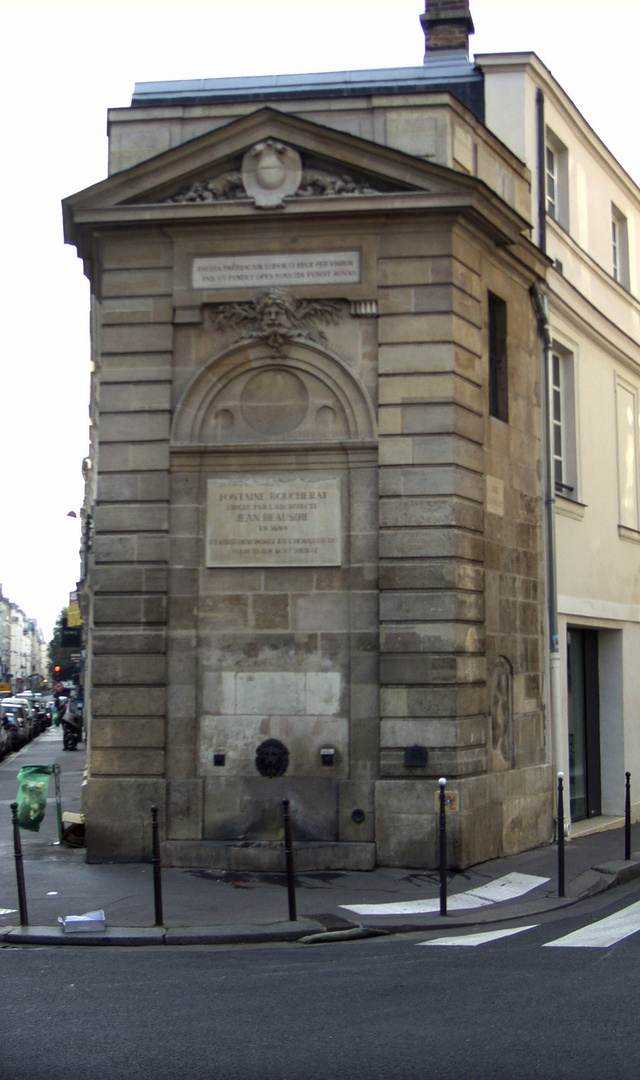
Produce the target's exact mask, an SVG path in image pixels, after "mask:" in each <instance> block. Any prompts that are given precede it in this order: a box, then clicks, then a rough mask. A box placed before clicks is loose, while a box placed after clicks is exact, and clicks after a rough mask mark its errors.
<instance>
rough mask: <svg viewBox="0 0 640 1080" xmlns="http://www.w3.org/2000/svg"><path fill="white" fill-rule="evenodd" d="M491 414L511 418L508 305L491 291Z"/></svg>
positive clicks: (500, 417)
mask: <svg viewBox="0 0 640 1080" xmlns="http://www.w3.org/2000/svg"><path fill="white" fill-rule="evenodd" d="M489 415H490V416H495V418H496V420H503V421H504V423H505V424H506V423H507V422H508V420H509V386H508V379H507V305H506V303H505V302H504V300H501V299H500V297H499V296H494V295H493V293H489Z"/></svg>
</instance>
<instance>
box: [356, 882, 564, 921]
mask: <svg viewBox="0 0 640 1080" xmlns="http://www.w3.org/2000/svg"><path fill="white" fill-rule="evenodd" d="M547 881H549V878H545V877H536V876H535V875H534V874H506V875H505V876H504V877H501V878H497V880H496V881H490V882H488V883H487V884H486V885H480V886H479V887H478V888H477V889H469V891H468V892H463V893H454V895H453V896H449V897H447V911H469V910H471V909H472V908H479V907H484V906H485V905H486V904H495V903H500V902H501V901H503V900H515V899H517V897H519V896H523V895H524V894H525V893H528V892H531V890H532V889H535V888H537V886H538V885H545V884H546V883H547ZM340 907H343V908H346V910H347V911H353V912H355V914H356V915H431V914H433V912H437V911H439V910H440V900H439V898H438V897H434V898H431V899H428V900H427V899H425V900H404V901H396V902H395V903H393V904H341V905H340Z"/></svg>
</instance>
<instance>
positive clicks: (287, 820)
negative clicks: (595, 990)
mask: <svg viewBox="0 0 640 1080" xmlns="http://www.w3.org/2000/svg"><path fill="white" fill-rule="evenodd" d="M438 784H439V788H440V796H439V828H438V851H439V869H440V890H439V891H440V914H441V915H446V914H447V814H446V792H445V788H446V784H447V781H446V779H445V778H444V777H440V779H439V781H438ZM282 809H283V815H284V854H285V868H286V874H287V896H288V901H289V920H290V921H291V922H296V921H297V911H296V887H295V868H294V861H293V840H292V836H291V813H290V804H289V800H288V799H283V800H282ZM11 813H12V824H13V849H14V856H15V864H16V880H17V886H18V905H19V909H20V925H21V926H28V925H29V915H28V912H27V893H26V888H25V881H24V865H23V857H22V842H21V839H20V826H19V824H18V804H17V802H13V803H11ZM151 840H152V844H151V851H152V857H151V861H152V865H153V892H154V906H155V925H156V926H162V925H164V919H163V912H162V861H161V857H160V832H159V823H158V807H157V806H152V807H151ZM557 840H558V896H565V863H564V855H565V850H564V849H565V823H564V774H563V773H561V772H560V773H558V811H557ZM624 857H625V861H626V862H629V861H630V859H631V773H629V772H627V773H625V809H624Z"/></svg>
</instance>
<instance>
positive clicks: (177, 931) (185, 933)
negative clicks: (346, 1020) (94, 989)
mask: <svg viewBox="0 0 640 1080" xmlns="http://www.w3.org/2000/svg"><path fill="white" fill-rule="evenodd" d="M637 877H640V859H633V860H631V861H630V862H625V861H623V860H619V861H618V860H616V861H613V862H604V863H602V864H601V865H599V866H594V867H593V868H592V869H591V870H585V871H584V873H582V874H580V875H579V876H578V877H577V878H574V880H573V881H572V882H570V883H569V886H568V890H567V891H568V892H569V895H568V896H564V897H561V896H554V897H552V896H546V897H541V898H540V899H538V900H531V901H529V902H528V903H527V902H526V901H517V900H516V901H510V902H509V901H508V902H507V904H492V905H490V906H488V907H487V908H486V909H485V912H484V913H483V909H482V908H474V909H472V910H471V911H470V912H469V913H468V914H465V915H461V914H460V915H455V916H451V915H444V916H443V915H435V916H434V915H431V914H425V915H424V916H422V918H423V920H424V921H421V922H415V921H413V922H391V921H389V922H387V921H386V920H385V921H382V922H380V921H379V920H378V921H377V922H376V923H374V922H373V921H371V922H368V923H367V925H366V927H364V928H363V927H362V925H361V924H360V923H352V922H349V921H348V920H346V919H344V920H343V919H342V918H341V919H340V922H341V923H342V922H344V926H342V927H341V929H340V930H338V931H336V929H335V925H334V923H335V917H334V916H332V915H328V916H327V917H326V918H324V917H318V918H313V917H309V918H304V919H298V920H296V922H295V923H294V922H277V923H266V924H262V925H260V924H255V923H246V924H239V925H228V926H182V927H164V926H148V927H144V926H143V927H131V926H111V927H107V928H106V929H105V930H103V931H100V932H99V933H87V932H82V933H80V932H79V933H75V934H74V933H65V932H64V930H63V929H62V927H60V926H5V927H3V928H2V929H0V948H2V947H7V946H9V947H11V946H13V945H56V946H59V945H63V946H69V945H70V946H78V945H91V946H96V945H98V946H108V945H111V946H120V947H125V948H126V947H130V946H141V945H155V946H158V945H245V944H250V945H259V944H268V943H270V942H273V943H277V942H295V941H299V940H300V938H305V937H311V936H313V935H319V934H320V935H322V937H323V939H324V941H327V942H328V941H339V940H341V939H344V937H345V935H346V934H349V933H350V931H353V930H358V929H364V930H365V931H372V932H373V933H374V934H375V935H376V936H377V935H378V934H384V935H393V934H411V933H426V932H428V931H432V930H455V929H461V928H465V927H470V926H482V925H487V924H489V923H494V922H510V921H512V920H514V919H526V918H531V917H532V916H536V915H540V914H542V913H543V912H548V911H557V910H559V909H560V908H564V907H572V906H574V905H575V904H578V903H580V901H581V900H586V899H588V898H589V897H590V896H595V895H597V894H598V893H601V892H606V891H608V890H609V889H612V888H614V886H616V885H622V884H624V883H625V882H628V881H632V880H633V879H634V878H637ZM507 905H508V906H507ZM391 918H393V916H392V917H391ZM427 920H428V921H427ZM330 924H331V925H330ZM350 936H353V935H350ZM363 936H368V935H367V934H366V933H365V934H364V935H363ZM315 943H316V942H310V944H315ZM317 943H318V944H320V943H321V942H320V941H318V942H317Z"/></svg>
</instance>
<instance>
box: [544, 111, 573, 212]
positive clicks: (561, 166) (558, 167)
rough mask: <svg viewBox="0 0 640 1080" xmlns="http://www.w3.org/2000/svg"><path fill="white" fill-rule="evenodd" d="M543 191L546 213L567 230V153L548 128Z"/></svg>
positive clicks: (562, 144)
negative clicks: (545, 200)
mask: <svg viewBox="0 0 640 1080" xmlns="http://www.w3.org/2000/svg"><path fill="white" fill-rule="evenodd" d="M544 161H545V185H546V187H545V190H546V198H547V213H548V215H549V217H552V218H553V220H554V221H557V222H558V224H559V225H562V227H563V229H567V230H568V229H569V152H568V150H567V148H566V146H565V145H564V143H562V142H561V141H560V139H559V138H558V136H557V135H555V134H554V132H553V131H551V129H550V128H547V130H546V144H545V158H544Z"/></svg>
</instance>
